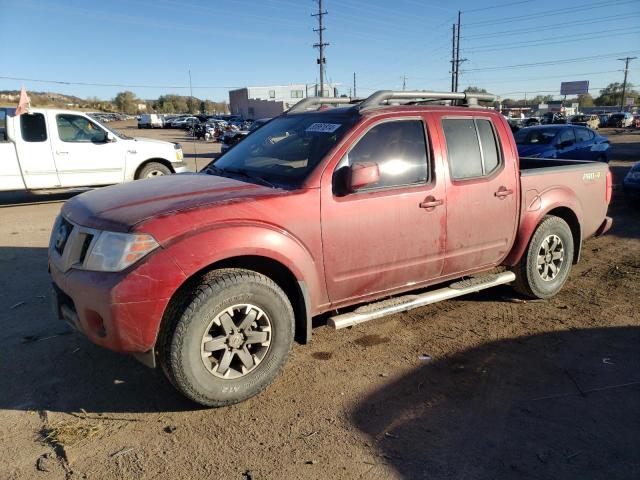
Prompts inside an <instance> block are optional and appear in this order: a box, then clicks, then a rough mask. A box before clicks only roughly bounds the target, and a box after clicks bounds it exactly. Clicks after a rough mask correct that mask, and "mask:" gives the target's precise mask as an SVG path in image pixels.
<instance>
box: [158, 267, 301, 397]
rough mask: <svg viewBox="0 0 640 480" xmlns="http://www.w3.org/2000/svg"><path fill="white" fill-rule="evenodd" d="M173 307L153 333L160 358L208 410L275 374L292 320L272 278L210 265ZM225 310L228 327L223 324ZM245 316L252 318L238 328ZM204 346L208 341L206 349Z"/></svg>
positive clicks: (256, 389) (289, 341)
mask: <svg viewBox="0 0 640 480" xmlns="http://www.w3.org/2000/svg"><path fill="white" fill-rule="evenodd" d="M178 304H179V306H178V307H177V308H176V310H175V311H174V313H173V314H172V315H171V316H172V317H173V318H172V319H171V321H170V322H169V324H168V325H167V328H166V329H165V331H164V333H163V334H162V336H161V337H160V338H161V341H160V342H159V344H160V347H161V348H160V351H159V359H160V363H161V365H162V368H163V370H164V372H165V374H166V376H167V378H168V379H169V381H170V382H171V383H172V384H173V385H174V386H175V387H176V388H177V389H178V390H179V391H180V392H181V393H182V394H183V395H185V396H186V397H187V398H189V399H191V400H193V401H194V402H196V403H199V404H201V405H204V406H208V407H221V406H225V405H231V404H234V403H238V402H241V401H243V400H246V399H247V398H250V397H252V396H254V395H257V394H258V393H260V392H261V391H262V390H264V389H265V388H266V387H267V386H268V385H269V384H271V383H272V382H273V380H274V379H275V378H276V377H277V375H278V374H279V373H280V370H281V369H282V367H283V366H284V363H285V361H286V360H287V357H288V356H289V352H290V351H291V347H292V345H293V335H294V324H295V323H294V314H293V308H292V307H291V303H290V301H289V299H288V298H287V296H286V294H285V293H284V292H283V291H282V290H281V289H280V287H278V285H276V283H275V282H273V280H271V279H270V278H268V277H266V276H265V275H262V274H259V273H256V272H253V271H249V270H240V269H224V270H217V271H214V272H212V273H211V274H209V275H208V276H207V277H206V278H205V279H204V280H203V281H202V282H201V283H200V284H199V285H198V286H197V287H196V288H195V291H194V292H193V293H191V294H190V295H189V296H188V297H185V298H184V300H183V302H178ZM229 312H232V313H233V316H229V315H228V313H229ZM260 312H262V314H260ZM225 315H226V316H227V317H229V318H230V319H231V321H232V323H233V326H234V329H231V328H229V329H227V327H230V325H231V324H229V323H228V320H229V318H226V320H225ZM249 317H251V318H249ZM245 319H249V321H251V322H252V323H251V324H250V325H248V327H247V328H245V329H244V330H241V328H242V327H243V321H244V320H245ZM171 322H173V323H171ZM217 322H219V323H217ZM225 325H226V326H225ZM227 330H229V331H231V334H230V335H228V334H227V333H226V332H227ZM243 339H244V340H243ZM259 340H264V342H261V343H258V341H259ZM249 342H252V343H249ZM208 345H215V346H214V347H212V348H213V349H212V351H209V350H210V349H209V348H207V347H208ZM220 347H222V348H220ZM241 351H245V352H249V353H250V357H247V356H246V355H245V354H242V355H241ZM209 355H210V356H209ZM225 356H226V357H227V358H231V360H229V361H227V362H225ZM245 362H248V363H245ZM247 365H249V367H248V368H247V367H246V366H247Z"/></svg>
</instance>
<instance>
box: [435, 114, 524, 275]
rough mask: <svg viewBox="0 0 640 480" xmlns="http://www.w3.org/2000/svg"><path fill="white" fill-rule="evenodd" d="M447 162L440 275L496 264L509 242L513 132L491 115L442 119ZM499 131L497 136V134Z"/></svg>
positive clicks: (513, 214)
mask: <svg viewBox="0 0 640 480" xmlns="http://www.w3.org/2000/svg"><path fill="white" fill-rule="evenodd" d="M442 130H443V132H444V145H443V146H442V147H443V151H445V152H446V155H447V162H448V165H449V182H448V185H447V242H446V258H445V262H444V272H443V273H444V274H445V275H452V274H456V273H462V272H465V271H469V270H473V269H476V268H480V267H484V266H489V265H497V264H499V263H500V262H501V261H502V259H504V257H505V256H506V255H507V253H508V251H509V249H510V248H511V245H512V244H513V241H514V238H515V233H516V226H517V220H518V211H517V209H518V199H517V193H518V190H517V187H516V185H517V182H519V177H518V171H517V167H516V163H517V162H516V158H515V156H514V153H513V152H512V150H511V145H509V144H508V143H506V144H501V143H500V142H499V141H498V138H501V137H504V138H507V135H511V133H510V132H508V131H507V129H506V128H505V127H504V125H503V124H497V125H496V124H494V122H493V120H492V119H491V118H490V117H486V118H483V117H481V116H477V115H473V114H470V115H468V116H456V117H455V118H447V117H444V118H442ZM498 131H500V135H499V136H498V135H497V132H498Z"/></svg>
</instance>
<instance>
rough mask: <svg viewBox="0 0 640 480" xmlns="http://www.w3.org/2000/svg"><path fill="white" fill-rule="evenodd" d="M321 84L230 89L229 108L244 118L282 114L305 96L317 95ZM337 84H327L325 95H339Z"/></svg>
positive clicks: (234, 113)
mask: <svg viewBox="0 0 640 480" xmlns="http://www.w3.org/2000/svg"><path fill="white" fill-rule="evenodd" d="M318 90H319V85H317V84H315V83H311V84H304V83H296V84H291V85H269V86H260V87H244V88H239V89H237V90H230V91H229V110H230V111H231V114H232V115H241V116H242V117H243V118H253V119H258V118H267V117H275V116H276V115H280V114H281V113H282V112H284V111H285V110H287V109H289V108H290V107H292V106H293V105H295V104H296V103H298V102H299V101H300V100H302V99H303V98H307V97H315V96H317V93H319V92H318ZM337 93H338V92H337V84H325V86H324V96H325V97H334V96H337Z"/></svg>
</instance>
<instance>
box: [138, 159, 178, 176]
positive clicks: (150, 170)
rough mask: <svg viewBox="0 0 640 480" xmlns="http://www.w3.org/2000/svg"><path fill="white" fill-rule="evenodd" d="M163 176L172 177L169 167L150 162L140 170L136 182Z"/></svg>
mask: <svg viewBox="0 0 640 480" xmlns="http://www.w3.org/2000/svg"><path fill="white" fill-rule="evenodd" d="M163 175H171V170H169V167H167V166H166V165H163V164H162V163H158V162H149V163H147V164H146V165H145V166H144V167H142V168H141V169H140V172H138V175H137V176H136V180H140V179H141V178H154V177H161V176H163Z"/></svg>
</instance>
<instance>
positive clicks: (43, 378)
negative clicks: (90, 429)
mask: <svg viewBox="0 0 640 480" xmlns="http://www.w3.org/2000/svg"><path fill="white" fill-rule="evenodd" d="M18 266H19V267H18ZM18 268H19V272H18V271H17V270H18ZM0 325H1V326H2V330H1V331H0V341H2V349H1V350H0V379H2V394H0V409H10V410H50V411H53V412H68V413H72V412H79V411H80V409H85V410H86V411H89V412H158V411H162V412H170V411H183V410H197V409H198V406H197V405H195V404H193V403H190V402H188V401H187V400H185V399H184V398H183V397H181V396H180V395H179V394H178V393H177V392H176V391H175V390H174V389H173V387H172V386H171V385H170V384H169V383H168V382H167V381H166V379H165V378H164V376H163V375H162V373H161V372H160V371H159V370H157V371H153V370H150V369H148V368H147V367H145V366H143V365H141V364H139V363H138V362H137V361H136V360H135V359H133V358H132V357H129V356H127V355H122V354H118V353H115V352H111V351H108V350H104V349H102V348H100V347H97V346H95V345H93V344H92V343H90V342H89V341H88V340H87V339H86V338H85V337H84V336H83V335H81V334H79V333H77V332H74V331H72V330H71V329H70V328H69V327H68V326H67V325H66V324H65V323H64V322H62V321H59V320H57V319H56V318H55V317H54V314H53V312H52V309H51V293H50V280H49V276H48V275H47V250H46V249H45V248H25V247H0Z"/></svg>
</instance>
